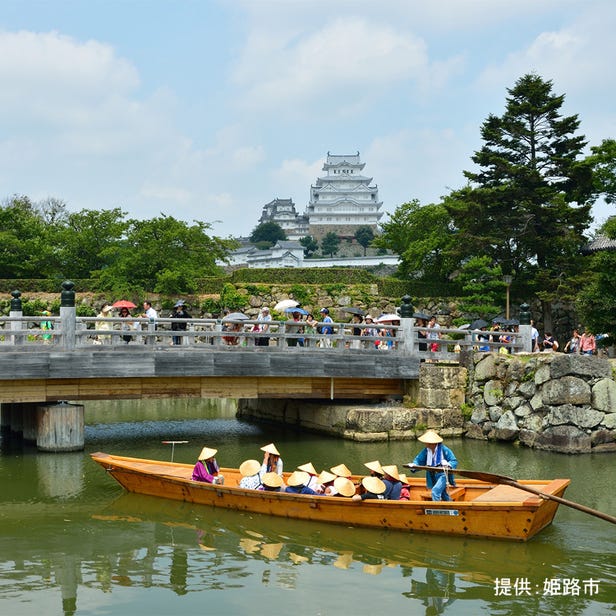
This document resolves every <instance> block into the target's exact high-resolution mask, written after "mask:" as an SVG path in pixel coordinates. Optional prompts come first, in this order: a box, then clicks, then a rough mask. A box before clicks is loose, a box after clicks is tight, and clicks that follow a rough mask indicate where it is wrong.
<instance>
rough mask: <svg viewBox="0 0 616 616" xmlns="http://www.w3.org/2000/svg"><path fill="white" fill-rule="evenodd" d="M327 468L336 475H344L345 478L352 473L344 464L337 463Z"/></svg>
mask: <svg viewBox="0 0 616 616" xmlns="http://www.w3.org/2000/svg"><path fill="white" fill-rule="evenodd" d="M329 470H330V471H331V472H332V473H334V475H336V477H346V478H347V479H348V478H349V477H351V475H352V474H353V473H351V471H350V470H349V469H348V468H347V467H346V466H345V465H344V464H338V466H332V468H330V469H329Z"/></svg>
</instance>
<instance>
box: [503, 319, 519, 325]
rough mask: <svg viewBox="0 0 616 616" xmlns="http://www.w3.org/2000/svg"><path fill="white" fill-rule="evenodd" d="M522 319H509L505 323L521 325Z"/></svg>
mask: <svg viewBox="0 0 616 616" xmlns="http://www.w3.org/2000/svg"><path fill="white" fill-rule="evenodd" d="M519 324H520V321H518V319H509V320H508V321H505V323H504V325H519Z"/></svg>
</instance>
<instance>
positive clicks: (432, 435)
mask: <svg viewBox="0 0 616 616" xmlns="http://www.w3.org/2000/svg"><path fill="white" fill-rule="evenodd" d="M417 440H418V441H420V442H422V443H426V444H427V445H437V444H438V443H442V442H443V437H442V436H441V435H440V434H438V432H436V431H435V430H428V431H427V432H425V433H424V434H422V435H421V436H420V437H419V438H418V439H417Z"/></svg>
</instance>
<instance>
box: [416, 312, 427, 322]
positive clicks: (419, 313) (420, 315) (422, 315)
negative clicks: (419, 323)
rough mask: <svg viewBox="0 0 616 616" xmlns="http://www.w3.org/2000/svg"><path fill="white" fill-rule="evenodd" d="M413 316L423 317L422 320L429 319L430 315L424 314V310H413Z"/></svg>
mask: <svg viewBox="0 0 616 616" xmlns="http://www.w3.org/2000/svg"><path fill="white" fill-rule="evenodd" d="M413 318H414V319H423V320H424V321H429V320H430V315H429V314H426V313H425V312H414V313H413Z"/></svg>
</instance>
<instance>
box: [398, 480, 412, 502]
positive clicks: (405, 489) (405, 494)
mask: <svg viewBox="0 0 616 616" xmlns="http://www.w3.org/2000/svg"><path fill="white" fill-rule="evenodd" d="M400 483H401V484H402V487H401V488H400V498H399V499H398V500H401V501H408V500H411V490H410V489H409V487H410V485H411V484H410V483H409V480H408V479H407V478H406V475H405V474H404V473H400Z"/></svg>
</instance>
